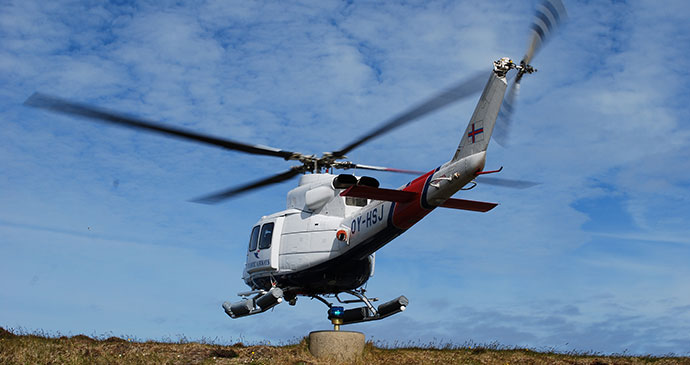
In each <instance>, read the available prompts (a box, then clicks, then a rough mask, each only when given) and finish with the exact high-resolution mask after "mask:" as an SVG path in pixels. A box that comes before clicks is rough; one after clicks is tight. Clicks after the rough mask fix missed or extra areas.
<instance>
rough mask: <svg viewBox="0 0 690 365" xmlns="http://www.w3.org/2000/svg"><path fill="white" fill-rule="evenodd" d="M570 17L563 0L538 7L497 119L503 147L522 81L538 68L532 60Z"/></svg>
mask: <svg viewBox="0 0 690 365" xmlns="http://www.w3.org/2000/svg"><path fill="white" fill-rule="evenodd" d="M567 17H568V13H567V12H566V10H565V6H564V5H563V2H561V0H543V1H542V2H541V4H539V6H538V7H537V10H536V12H535V14H534V19H533V20H532V25H531V26H530V29H531V36H530V40H529V43H528V45H527V52H525V56H524V57H522V60H521V61H520V66H518V67H517V69H518V73H517V76H515V80H513V83H512V84H511V85H510V89H508V93H507V95H506V97H505V99H504V100H503V104H502V105H501V110H500V112H499V114H498V119H497V120H496V127H495V131H494V139H495V140H496V142H498V144H500V145H501V146H503V147H506V146H508V143H509V135H510V126H511V121H512V117H513V112H514V111H515V102H516V99H517V96H518V94H519V93H520V81H521V80H522V77H523V76H524V75H525V74H526V73H533V72H536V71H537V70H536V69H535V68H533V67H532V66H531V65H530V62H531V61H532V59H533V58H534V56H535V55H536V54H537V52H538V51H539V50H540V49H541V47H542V46H543V45H544V44H546V42H547V41H548V40H549V39H550V38H551V36H552V35H553V34H554V33H555V32H556V30H557V29H558V27H559V26H560V24H562V23H563V22H564V21H565V20H566V19H567Z"/></svg>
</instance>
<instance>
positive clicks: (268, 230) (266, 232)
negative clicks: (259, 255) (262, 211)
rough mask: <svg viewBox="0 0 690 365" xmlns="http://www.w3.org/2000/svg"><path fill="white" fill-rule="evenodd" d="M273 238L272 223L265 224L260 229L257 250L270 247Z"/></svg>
mask: <svg viewBox="0 0 690 365" xmlns="http://www.w3.org/2000/svg"><path fill="white" fill-rule="evenodd" d="M272 238H273V223H266V224H264V226H263V227H261V242H259V249H261V250H263V249H266V248H269V247H271V239H272Z"/></svg>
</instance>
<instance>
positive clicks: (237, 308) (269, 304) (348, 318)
mask: <svg viewBox="0 0 690 365" xmlns="http://www.w3.org/2000/svg"><path fill="white" fill-rule="evenodd" d="M343 293H345V294H350V295H352V296H353V297H355V298H356V299H350V300H343V299H341V298H340V294H343ZM239 295H240V296H242V297H244V299H242V300H240V301H239V302H235V303H229V302H225V303H223V309H224V310H225V313H227V315H229V316H230V317H232V318H238V317H244V316H249V315H252V314H258V313H261V312H265V311H267V310H269V309H271V308H273V307H275V306H276V305H278V304H280V303H282V302H283V301H284V300H287V301H288V303H290V304H291V305H295V304H296V301H297V297H296V296H295V295H294V294H290V293H289V291H288V294H285V293H284V292H283V290H282V289H280V288H278V287H273V288H271V289H270V290H268V291H266V290H254V291H250V292H245V293H239ZM311 297H312V298H314V299H317V300H319V301H321V302H322V303H323V304H325V305H326V306H328V319H330V320H331V323H333V326H334V330H336V331H338V330H340V326H341V325H344V324H352V323H359V322H366V321H375V320H379V319H383V318H386V317H389V316H392V315H394V314H396V313H400V312H402V311H404V310H405V308H406V307H407V304H408V303H409V301H408V300H407V298H406V297H405V296H404V295H401V296H399V297H397V298H395V299H393V300H391V301H388V302H386V303H383V304H381V305H379V306H378V307H374V305H373V304H371V303H372V302H376V301H378V298H371V299H370V298H367V296H366V295H364V289H360V290H345V291H342V292H340V293H338V294H334V295H332V297H333V298H335V299H337V301H338V302H339V303H340V304H353V303H364V306H363V307H358V308H352V309H347V310H346V309H345V308H344V307H342V306H334V305H333V303H331V302H329V301H328V300H326V299H325V298H324V297H322V296H319V295H312V296H311Z"/></svg>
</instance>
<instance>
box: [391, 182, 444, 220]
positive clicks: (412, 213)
mask: <svg viewBox="0 0 690 365" xmlns="http://www.w3.org/2000/svg"><path fill="white" fill-rule="evenodd" d="M437 170H438V169H435V170H431V171H429V172H427V173H426V174H424V175H422V176H420V177H418V178H416V179H414V180H412V182H411V183H409V184H408V185H407V186H406V187H405V188H404V189H403V190H404V191H411V192H414V193H415V194H417V197H416V198H415V199H414V200H412V201H411V202H409V203H396V204H395V209H393V225H394V226H395V227H397V228H400V229H408V228H410V227H412V226H413V225H414V224H415V223H417V222H419V221H420V220H421V219H422V218H424V217H425V216H426V215H427V214H429V213H430V212H431V211H432V210H433V208H432V209H427V208H424V207H423V206H422V198H423V197H422V193H423V192H424V187H425V186H426V185H427V184H429V179H431V176H432V175H433V174H434V173H435V172H436V171H437Z"/></svg>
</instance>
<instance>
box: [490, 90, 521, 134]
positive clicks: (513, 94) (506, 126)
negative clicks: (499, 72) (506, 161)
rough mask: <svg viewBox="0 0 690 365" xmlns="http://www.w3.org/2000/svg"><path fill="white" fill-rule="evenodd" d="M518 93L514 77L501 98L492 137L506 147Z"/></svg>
mask: <svg viewBox="0 0 690 365" xmlns="http://www.w3.org/2000/svg"><path fill="white" fill-rule="evenodd" d="M518 94H520V81H519V80H517V79H516V80H515V81H513V84H512V85H511V86H510V89H509V90H508V94H507V95H506V97H505V99H503V104H502V105H501V109H500V110H499V112H498V118H497V119H496V127H495V128H494V139H495V140H496V142H497V143H498V144H500V145H501V146H503V147H508V143H509V140H510V124H511V121H512V117H513V110H514V109H515V102H516V100H517V96H518Z"/></svg>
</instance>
